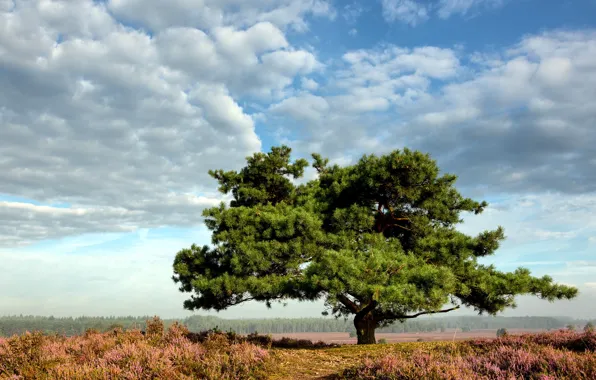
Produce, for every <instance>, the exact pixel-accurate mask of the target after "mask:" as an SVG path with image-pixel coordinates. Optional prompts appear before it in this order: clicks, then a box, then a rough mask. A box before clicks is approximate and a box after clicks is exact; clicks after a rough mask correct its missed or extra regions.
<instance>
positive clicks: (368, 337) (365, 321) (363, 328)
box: [354, 313, 377, 344]
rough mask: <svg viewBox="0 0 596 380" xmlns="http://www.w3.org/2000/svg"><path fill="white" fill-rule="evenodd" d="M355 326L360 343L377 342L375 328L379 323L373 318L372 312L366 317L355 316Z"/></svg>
mask: <svg viewBox="0 0 596 380" xmlns="http://www.w3.org/2000/svg"><path fill="white" fill-rule="evenodd" d="M354 327H356V336H357V337H358V344H376V343H377V340H376V338H375V329H376V328H377V323H376V322H375V320H374V319H373V316H372V314H371V313H369V314H368V315H366V316H365V317H364V318H358V317H356V318H354Z"/></svg>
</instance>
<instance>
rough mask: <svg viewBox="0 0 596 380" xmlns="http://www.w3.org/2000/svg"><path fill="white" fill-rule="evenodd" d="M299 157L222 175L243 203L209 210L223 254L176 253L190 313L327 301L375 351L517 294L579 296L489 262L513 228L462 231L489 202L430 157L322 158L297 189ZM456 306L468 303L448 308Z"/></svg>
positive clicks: (252, 162) (280, 156)
mask: <svg viewBox="0 0 596 380" xmlns="http://www.w3.org/2000/svg"><path fill="white" fill-rule="evenodd" d="M290 153H291V150H290V148H288V147H285V146H282V147H278V148H272V150H271V152H270V153H267V154H264V153H257V154H255V155H254V156H252V157H248V158H247V166H246V167H245V168H243V169H242V170H240V171H239V172H235V171H229V172H223V171H221V170H218V171H210V174H211V175H212V176H213V177H214V178H215V179H217V180H218V181H219V184H220V187H219V190H220V191H221V192H222V193H226V194H227V193H231V194H232V196H233V200H232V201H231V203H230V206H229V207H227V206H226V205H225V204H223V203H222V204H221V205H220V206H218V207H214V208H211V209H208V210H205V211H204V213H203V216H204V217H205V218H206V221H205V223H206V225H207V227H208V228H209V229H210V230H211V231H212V233H213V234H212V243H213V246H212V247H209V246H203V247H198V246H196V245H192V246H191V247H190V248H189V249H183V250H181V251H180V252H178V254H177V255H176V258H175V260H174V265H173V267H174V274H175V275H174V276H173V280H174V281H175V282H176V283H179V284H180V290H181V291H183V292H189V293H193V294H192V296H191V298H190V299H188V300H186V301H185V302H184V307H185V308H186V309H189V310H195V309H214V310H223V309H226V308H228V307H230V306H233V305H237V304H240V303H242V302H245V301H248V300H256V301H262V302H265V303H266V304H267V305H268V306H270V305H271V302H274V301H280V302H283V301H285V300H287V299H298V300H317V299H321V298H323V299H324V300H325V301H326V304H327V306H328V309H329V311H330V313H331V314H333V315H335V316H336V317H341V316H343V317H348V316H350V315H355V319H354V323H355V325H356V329H357V331H359V332H361V335H359V343H372V342H374V334H372V335H371V334H370V333H365V332H367V331H370V330H371V329H372V330H374V329H375V328H377V327H382V326H386V325H388V324H391V323H393V322H394V321H398V320H399V321H404V320H406V319H410V318H415V317H417V316H419V315H423V314H433V313H441V312H447V311H450V310H453V309H455V308H457V307H459V306H461V305H465V306H469V307H472V308H474V309H475V310H476V311H478V312H479V313H488V314H491V315H494V314H496V313H498V312H501V311H503V310H505V309H507V308H509V307H515V296H516V295H521V294H533V295H536V296H538V297H541V298H543V299H546V300H549V301H554V300H556V299H569V298H573V297H575V296H576V295H577V289H575V288H572V287H568V286H565V285H557V284H554V283H553V281H552V278H550V277H549V276H544V277H541V278H536V277H532V276H531V274H530V272H529V271H528V270H527V269H524V268H519V269H517V270H516V271H514V272H510V273H506V272H501V271H498V270H497V269H496V268H495V267H494V266H493V265H482V264H479V263H478V258H480V257H486V256H489V255H492V254H494V253H495V251H496V250H497V249H498V247H499V244H500V242H501V241H502V240H503V239H504V238H505V235H504V231H503V229H502V228H501V227H499V228H497V229H496V230H493V231H484V232H482V233H480V234H479V235H478V236H475V237H471V236H467V235H465V234H463V233H461V232H459V231H457V230H456V229H455V226H456V224H458V223H460V222H461V221H462V220H461V218H460V214H461V213H462V212H473V213H475V214H479V213H481V212H482V211H483V210H484V208H485V207H486V206H487V203H486V202H477V201H474V200H472V199H469V198H464V197H463V196H462V195H461V194H459V192H458V191H457V190H456V189H455V188H454V183H455V180H456V178H457V177H456V176H454V175H451V174H444V175H441V176H440V175H439V168H438V167H437V165H436V162H435V161H434V160H432V159H431V158H430V156H429V155H427V154H423V153H420V152H413V151H410V150H408V149H404V150H403V151H399V150H396V151H393V152H391V153H389V154H387V155H384V156H381V157H377V156H375V155H369V156H364V157H362V158H361V159H360V160H359V161H358V163H356V164H355V165H352V166H346V167H340V166H338V165H334V166H331V167H329V166H328V160H326V159H323V158H322V157H321V156H320V155H318V154H313V159H314V164H313V167H314V168H315V169H316V170H317V171H318V178H317V179H315V180H312V181H309V182H308V183H306V184H303V185H294V184H293V183H292V182H291V181H290V179H289V178H288V177H290V176H291V177H293V178H299V177H300V176H302V174H303V171H304V168H305V167H306V166H307V162H306V161H305V160H297V161H295V162H293V163H292V162H291V161H290ZM449 302H451V303H455V304H456V305H457V306H456V307H454V308H449V309H442V307H443V306H444V305H445V304H448V303H449Z"/></svg>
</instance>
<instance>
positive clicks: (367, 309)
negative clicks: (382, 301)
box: [354, 300, 379, 322]
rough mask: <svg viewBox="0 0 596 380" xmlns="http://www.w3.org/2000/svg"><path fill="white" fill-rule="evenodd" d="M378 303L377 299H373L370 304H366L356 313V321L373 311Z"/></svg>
mask: <svg viewBox="0 0 596 380" xmlns="http://www.w3.org/2000/svg"><path fill="white" fill-rule="evenodd" d="M378 304H379V303H378V302H377V301H375V300H372V301H371V302H370V303H369V304H368V305H366V306H365V307H363V308H362V309H360V310H359V311H358V312H357V313H356V316H355V317H354V322H357V321H358V320H361V319H362V318H364V317H365V316H366V314H368V313H369V312H371V311H373V310H374V309H375V307H377V305H378Z"/></svg>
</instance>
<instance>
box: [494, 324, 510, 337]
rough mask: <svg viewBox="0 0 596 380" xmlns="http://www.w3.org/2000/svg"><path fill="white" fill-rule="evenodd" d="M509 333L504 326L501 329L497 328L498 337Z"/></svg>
mask: <svg viewBox="0 0 596 380" xmlns="http://www.w3.org/2000/svg"><path fill="white" fill-rule="evenodd" d="M507 334H508V332H507V329H506V328H504V327H501V328H500V329H498V330H497V338H501V337H503V336H506V335H507Z"/></svg>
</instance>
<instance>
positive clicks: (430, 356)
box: [340, 330, 596, 380]
mask: <svg viewBox="0 0 596 380" xmlns="http://www.w3.org/2000/svg"><path fill="white" fill-rule="evenodd" d="M579 342H583V343H582V344H581V345H580V343H579ZM595 343H596V334H595V333H593V332H591V333H581V334H579V333H573V332H570V331H563V330H561V331H556V332H553V333H543V334H525V335H519V336H511V335H505V336H502V337H501V338H500V339H477V340H471V341H464V342H460V343H457V344H454V346H452V349H450V350H447V349H444V350H443V349H436V350H431V351H430V352H429V350H428V347H425V348H423V349H417V350H415V351H414V352H413V353H405V352H399V351H398V352H395V353H391V354H389V355H386V356H384V357H382V358H381V359H377V360H372V359H365V361H364V363H363V364H361V365H359V366H356V367H353V368H350V369H348V370H345V371H344V372H343V373H342V374H341V376H340V378H349V379H452V380H455V379H487V378H490V379H514V378H515V379H543V380H546V379H574V380H575V379H577V380H581V379H596V355H595V351H596V344H595Z"/></svg>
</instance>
